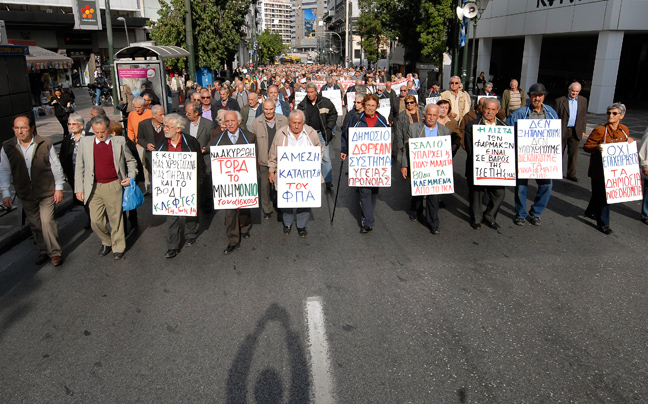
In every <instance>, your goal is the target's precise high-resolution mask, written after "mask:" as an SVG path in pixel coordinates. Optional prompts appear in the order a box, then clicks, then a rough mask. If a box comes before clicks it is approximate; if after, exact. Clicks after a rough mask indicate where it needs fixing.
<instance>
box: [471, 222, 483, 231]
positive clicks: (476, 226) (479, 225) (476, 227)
mask: <svg viewBox="0 0 648 404" xmlns="http://www.w3.org/2000/svg"><path fill="white" fill-rule="evenodd" d="M470 227H472V228H473V229H475V230H479V229H481V224H479V223H475V222H470Z"/></svg>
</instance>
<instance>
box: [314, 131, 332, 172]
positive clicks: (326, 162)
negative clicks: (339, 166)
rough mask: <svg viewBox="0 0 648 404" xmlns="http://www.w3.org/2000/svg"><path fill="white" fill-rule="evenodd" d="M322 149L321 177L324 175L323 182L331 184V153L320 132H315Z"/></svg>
mask: <svg viewBox="0 0 648 404" xmlns="http://www.w3.org/2000/svg"><path fill="white" fill-rule="evenodd" d="M317 134H318V135H319V138H320V142H321V143H322V147H324V152H323V153H322V175H324V181H326V182H333V165H332V164H331V152H330V150H329V146H330V145H327V144H326V139H324V136H323V135H322V132H317Z"/></svg>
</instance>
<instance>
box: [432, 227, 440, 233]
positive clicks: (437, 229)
mask: <svg viewBox="0 0 648 404" xmlns="http://www.w3.org/2000/svg"><path fill="white" fill-rule="evenodd" d="M439 233H441V229H439V228H438V227H433V228H432V234H435V235H436V234H439Z"/></svg>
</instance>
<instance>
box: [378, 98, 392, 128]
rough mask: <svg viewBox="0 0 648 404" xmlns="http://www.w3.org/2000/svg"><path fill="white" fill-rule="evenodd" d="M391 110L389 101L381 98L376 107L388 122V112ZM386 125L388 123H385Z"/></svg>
mask: <svg viewBox="0 0 648 404" xmlns="http://www.w3.org/2000/svg"><path fill="white" fill-rule="evenodd" d="M390 110H391V100H390V99H389V98H381V99H380V105H378V112H379V113H380V115H382V116H384V117H385V119H387V120H389V111H390ZM385 123H388V122H385Z"/></svg>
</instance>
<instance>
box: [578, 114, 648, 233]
mask: <svg viewBox="0 0 648 404" xmlns="http://www.w3.org/2000/svg"><path fill="white" fill-rule="evenodd" d="M625 112H626V107H625V105H623V104H620V103H614V104H612V105H610V106H609V107H607V124H605V125H602V126H599V127H598V128H596V129H594V130H593V131H592V133H590V135H589V137H588V138H587V141H586V142H585V144H584V145H583V150H585V151H586V152H587V153H590V154H591V156H590V164H589V170H588V172H587V175H588V176H589V177H590V178H591V179H592V197H591V198H590V202H589V205H588V206H587V209H586V210H585V216H587V217H589V218H592V219H595V220H596V228H597V229H599V230H600V231H601V232H602V233H604V234H612V233H613V232H612V229H610V205H609V204H610V203H611V202H612V201H611V200H610V199H611V197H610V196H609V195H608V194H607V192H606V191H607V190H606V188H615V189H618V188H620V187H619V186H615V185H614V184H615V183H617V182H618V183H622V184H623V186H624V187H625V188H626V189H627V190H628V191H630V192H632V190H633V189H634V190H636V189H637V188H638V189H639V192H638V196H639V198H636V196H637V195H635V198H634V199H638V200H640V199H641V185H640V184H641V175H640V174H639V173H638V172H637V173H631V174H630V175H625V174H624V173H625V172H626V171H629V170H628V168H627V167H626V168H625V170H624V167H623V165H634V166H636V168H637V170H638V168H639V165H638V157H637V145H636V144H635V145H632V146H633V147H632V149H634V153H631V152H629V149H630V147H628V148H627V149H626V148H624V147H623V146H621V147H614V148H613V149H612V150H606V148H605V145H606V144H607V143H620V142H628V145H630V144H631V143H633V142H634V139H633V138H631V137H630V136H629V133H630V130H628V127H627V126H625V125H621V123H620V122H621V120H622V119H623V117H624V116H625ZM626 147H627V145H626ZM634 160H636V162H635V161H634ZM626 163H627V164H626ZM610 166H613V167H618V168H616V169H613V170H612V175H613V178H607V185H606V176H605V175H604V173H603V171H604V167H610ZM619 180H620V181H619ZM634 194H637V192H634ZM617 202H621V201H617Z"/></svg>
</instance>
